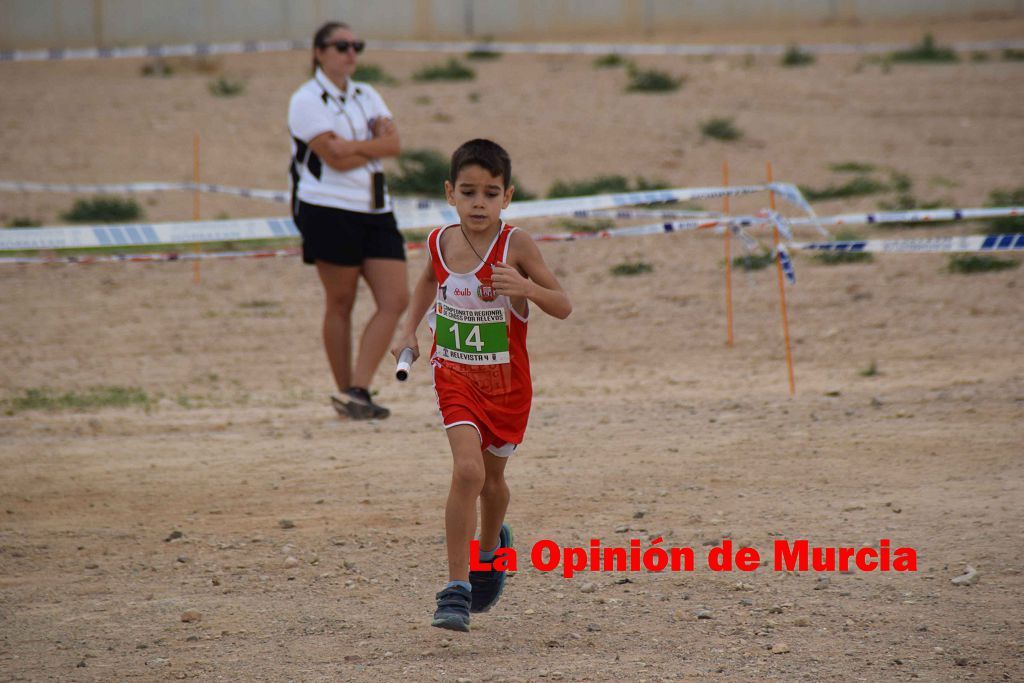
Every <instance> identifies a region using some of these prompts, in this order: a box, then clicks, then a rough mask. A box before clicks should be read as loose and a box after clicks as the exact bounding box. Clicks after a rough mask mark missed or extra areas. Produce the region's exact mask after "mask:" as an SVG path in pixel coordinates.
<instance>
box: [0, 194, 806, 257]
mask: <svg viewBox="0 0 1024 683" xmlns="http://www.w3.org/2000/svg"><path fill="white" fill-rule="evenodd" d="M787 187H789V186H787V185H786V184H785V183H773V184H771V185H750V186H735V187H698V188H677V189H668V190H645V191H641V192H622V193H615V194H603V195H592V196H589V197H564V198H560V199H541V200H535V201H526V202H514V203H513V204H511V205H510V206H509V208H508V209H506V210H505V211H504V212H503V213H502V215H503V217H504V218H505V219H506V220H518V219H521V218H535V217H540V216H558V215H567V214H571V213H573V212H574V211H577V210H584V209H599V208H607V207H610V206H622V205H633V204H650V203H664V202H671V201H690V200H694V199H709V198H715V197H722V196H724V195H742V194H750V193H753V192H764V191H767V190H769V189H771V190H773V191H779V190H780V188H781V189H785V188H787ZM793 189H794V190H795V191H796V192H797V194H799V190H796V189H795V187H794V188H793ZM395 218H396V220H397V221H398V224H399V226H400V227H401V229H403V230H410V229H414V228H425V227H434V226H437V225H445V224H448V223H456V222H458V220H459V218H458V213H457V212H456V211H455V208H454V207H452V206H449V205H448V204H441V203H440V202H434V203H433V204H432V205H431V206H430V208H426V209H416V208H413V209H405V210H398V209H396V211H395ZM298 235H299V232H298V230H297V229H296V228H295V224H294V222H293V221H292V219H291V218H290V217H287V218H252V219H239V220H228V221H188V222H178V223H138V224H124V225H89V226H83V227H67V226H58V227H43V228H20V229H11V230H0V251H13V250H23V249H74V248H88V247H119V246H142V245H149V244H186V243H188V244H191V243H200V242H224V241H237V240H253V239H276V238H282V237H298Z"/></svg>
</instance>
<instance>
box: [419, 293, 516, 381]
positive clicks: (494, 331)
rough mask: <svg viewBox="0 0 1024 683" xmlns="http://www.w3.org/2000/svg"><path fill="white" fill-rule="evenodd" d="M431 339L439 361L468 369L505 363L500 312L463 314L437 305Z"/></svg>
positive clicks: (505, 331)
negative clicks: (472, 366) (449, 362)
mask: <svg viewBox="0 0 1024 683" xmlns="http://www.w3.org/2000/svg"><path fill="white" fill-rule="evenodd" d="M436 313H437V316H436V320H435V328H434V329H435V335H436V336H435V339H436V341H437V350H438V354H439V355H440V356H441V357H442V358H446V359H448V360H453V361H455V362H458V363H466V364H468V365H494V364H498V363H508V362H509V355H508V326H507V324H506V318H505V309H504V308H483V309H475V310H467V309H464V308H456V307H454V306H449V305H448V304H444V303H440V302H438V304H437V307H436Z"/></svg>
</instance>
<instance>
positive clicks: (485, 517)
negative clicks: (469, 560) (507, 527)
mask: <svg viewBox="0 0 1024 683" xmlns="http://www.w3.org/2000/svg"><path fill="white" fill-rule="evenodd" d="M483 455H484V487H483V490H482V491H481V492H480V550H484V551H487V550H491V549H493V548H494V547H495V546H497V545H498V532H500V531H501V524H502V522H504V521H505V511H506V510H508V500H509V491H508V484H506V483H505V465H506V463H508V458H502V457H499V456H497V455H494V454H493V453H488V452H487V451H484V454H483Z"/></svg>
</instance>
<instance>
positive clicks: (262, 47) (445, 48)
mask: <svg viewBox="0 0 1024 683" xmlns="http://www.w3.org/2000/svg"><path fill="white" fill-rule="evenodd" d="M367 47H368V48H369V49H371V50H377V51H381V52H434V53H467V52H473V51H487V52H498V53H502V54H533V55H606V54H619V55H630V56H636V57H641V56H656V55H669V56H677V57H694V56H698V57H700V56H709V55H711V56H716V55H718V56H725V55H781V54H783V53H785V51H786V50H787V49H789V46H788V45H736V44H709V45H698V44H680V43H516V42H483V43H482V42H467V41H450V42H432V41H402V40H369V41H367ZM908 47H911V46H910V45H909V44H907V43H871V44H847V43H823V44H813V45H801V46H800V49H801V50H802V51H804V52H811V53H814V54H885V53H889V52H893V51H894V50H902V49H906V48H908ZM950 47H952V48H954V49H956V50H960V51H972V50H1006V49H1020V48H1024V40H993V41H969V42H957V43H951V44H950ZM309 49H310V43H309V41H307V40H264V41H244V42H228V43H186V44H179V45H148V46H135V47H110V48H106V47H104V48H96V47H89V48H47V49H40V50H0V62H38V61H66V60H82V59H116V58H125V57H128V58H132V57H134V58H140V57H150V58H152V57H202V56H210V55H228V54H246V53H260V52H287V51H292V50H302V51H305V50H309Z"/></svg>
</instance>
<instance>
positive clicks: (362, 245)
mask: <svg viewBox="0 0 1024 683" xmlns="http://www.w3.org/2000/svg"><path fill="white" fill-rule="evenodd" d="M295 224H296V227H298V229H299V232H300V233H301V234H302V260H303V262H305V263H316V262H317V261H326V262H327V263H333V264H335V265H338V266H360V265H362V264H363V261H365V260H366V259H371V258H382V259H397V260H399V261H404V260H405V238H404V237H402V233H401V232H399V231H398V224H397V223H395V215H394V214H393V213H391V212H388V213H360V212H359V211H347V210H345V209H335V208H333V207H330V206H317V205H316V204H307V203H305V202H302V201H300V202H299V211H298V217H297V218H296V221H295Z"/></svg>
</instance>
